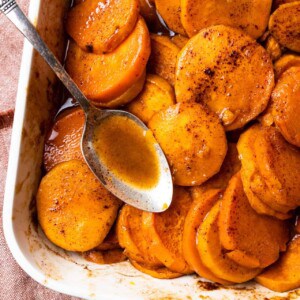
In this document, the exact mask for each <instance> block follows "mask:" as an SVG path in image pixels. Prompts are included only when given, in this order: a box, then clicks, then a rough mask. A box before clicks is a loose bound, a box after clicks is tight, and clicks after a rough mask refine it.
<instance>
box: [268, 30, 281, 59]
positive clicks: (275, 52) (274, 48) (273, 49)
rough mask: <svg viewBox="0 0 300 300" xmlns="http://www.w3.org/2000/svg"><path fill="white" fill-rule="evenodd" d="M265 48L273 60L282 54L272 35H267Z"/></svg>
mask: <svg viewBox="0 0 300 300" xmlns="http://www.w3.org/2000/svg"><path fill="white" fill-rule="evenodd" d="M265 48H266V50H267V52H268V53H269V55H270V57H271V59H272V60H273V61H275V60H277V59H279V58H280V56H281V54H282V50H281V46H280V44H279V43H278V42H277V41H276V39H275V38H274V37H273V36H272V35H269V36H268V38H267V40H266V43H265Z"/></svg>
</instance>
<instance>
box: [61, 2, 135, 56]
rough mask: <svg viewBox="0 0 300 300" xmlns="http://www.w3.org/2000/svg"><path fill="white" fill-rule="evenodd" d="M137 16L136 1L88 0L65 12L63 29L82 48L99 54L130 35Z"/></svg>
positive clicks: (111, 48) (113, 47)
mask: <svg viewBox="0 0 300 300" xmlns="http://www.w3.org/2000/svg"><path fill="white" fill-rule="evenodd" d="M138 16H139V1H138V0H110V1H109V2H107V1H105V0H88V1H84V2H82V3H80V4H78V5H76V6H75V7H73V8H72V9H71V11H70V12H69V13H68V16H67V22H66V30H67V32H68V34H69V35H70V36H71V37H72V38H73V39H74V40H75V42H76V43H77V44H78V45H79V46H80V47H81V48H82V49H83V50H85V51H88V52H93V53H98V54H102V53H107V52H112V51H113V50H115V49H116V48H117V47H118V46H119V45H120V44H121V43H122V42H123V41H124V40H125V39H126V38H127V37H128V36H129V35H130V33H131V32H132V31H133V29H134V27H135V24H136V22H137V20H138Z"/></svg>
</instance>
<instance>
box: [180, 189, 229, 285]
mask: <svg viewBox="0 0 300 300" xmlns="http://www.w3.org/2000/svg"><path fill="white" fill-rule="evenodd" d="M197 189H198V188H197V187H194V188H192V198H193V203H192V205H191V207H190V209H189V212H188V214H187V216H186V219H185V222H184V229H183V256H184V258H185V260H186V261H187V263H188V264H189V265H190V267H191V268H192V270H194V271H195V272H196V273H197V274H198V275H199V276H202V277H204V278H206V279H209V280H211V281H214V282H218V283H221V284H229V283H230V282H228V281H225V280H223V279H220V278H218V277H216V276H215V275H214V274H213V273H212V272H211V271H210V270H209V269H208V268H207V267H206V266H205V265H204V264H203V262H202V259H201V257H200V256H199V252H198V249H197V247H196V233H197V229H198V227H199V226H200V225H201V223H202V222H203V220H204V218H205V217H206V215H207V213H208V212H209V211H210V209H211V208H212V207H213V206H214V204H215V203H216V202H217V201H218V200H219V199H220V196H221V190H209V191H206V192H198V191H197Z"/></svg>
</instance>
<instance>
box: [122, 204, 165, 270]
mask: <svg viewBox="0 0 300 300" xmlns="http://www.w3.org/2000/svg"><path fill="white" fill-rule="evenodd" d="M142 214H143V211H141V210H139V209H137V208H134V207H132V206H130V205H127V204H126V205H124V206H123V208H122V210H121V212H120V214H119V218H118V222H117V235H118V239H119V242H120V245H121V247H123V248H125V254H126V255H127V256H128V257H129V258H130V259H131V260H134V261H136V262H137V263H141V264H144V265H147V266H148V267H151V268H154V267H162V266H163V264H162V263H161V262H160V261H159V260H158V259H157V258H156V257H155V256H154V255H153V254H152V252H151V251H150V248H149V244H148V243H147V240H146V238H145V231H144V230H143V227H142Z"/></svg>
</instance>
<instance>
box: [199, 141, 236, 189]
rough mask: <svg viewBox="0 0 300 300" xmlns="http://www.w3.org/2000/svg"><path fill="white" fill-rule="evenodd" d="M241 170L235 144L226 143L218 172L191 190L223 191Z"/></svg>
mask: <svg viewBox="0 0 300 300" xmlns="http://www.w3.org/2000/svg"><path fill="white" fill-rule="evenodd" d="M240 169H241V161H240V160H239V154H238V151H237V148H236V144H234V143H228V151H227V154H226V156H225V159H224V162H223V164H222V166H221V169H220V171H219V172H218V173H217V174H216V175H214V176H213V177H211V178H210V179H209V180H207V181H206V182H204V183H203V184H201V185H200V186H198V187H194V188H193V190H198V191H199V192H200V191H207V190H210V189H225V188H226V187H227V185H228V182H229V180H230V179H231V177H232V176H233V175H234V174H235V173H237V172H238V171H239V170H240Z"/></svg>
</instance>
